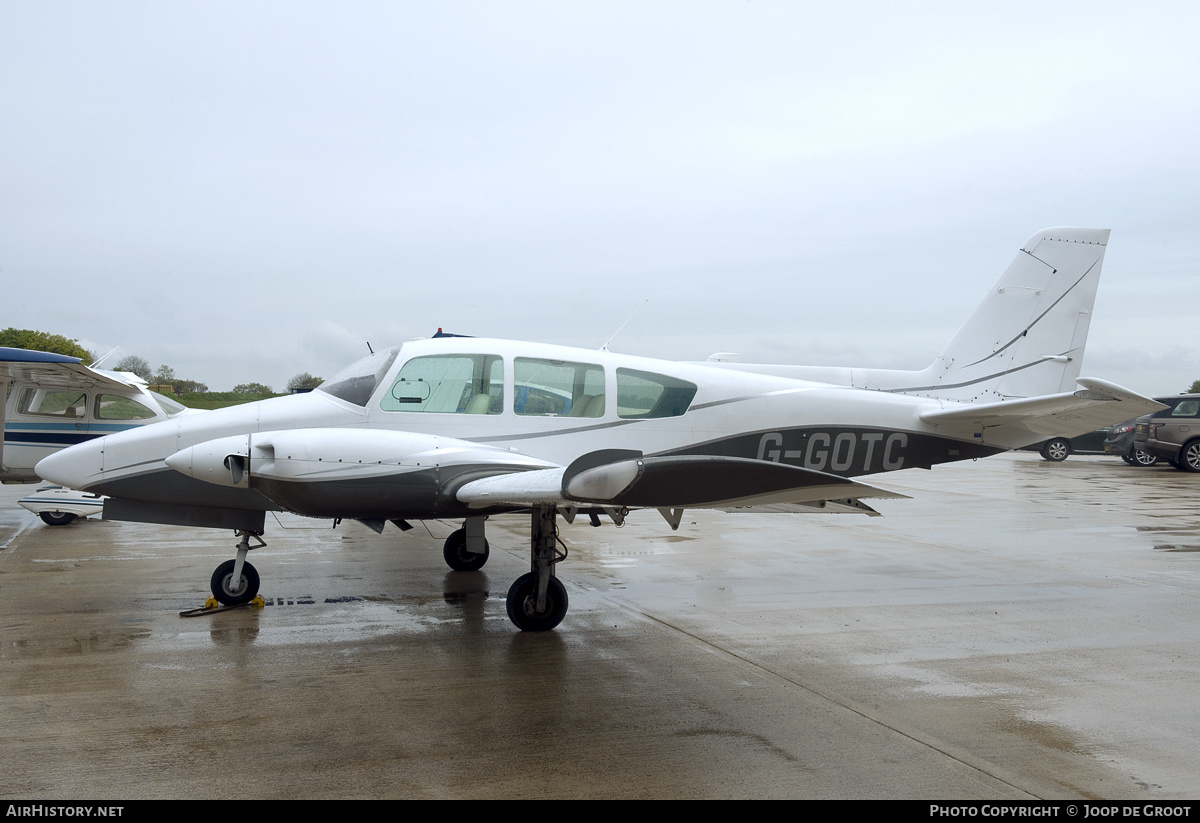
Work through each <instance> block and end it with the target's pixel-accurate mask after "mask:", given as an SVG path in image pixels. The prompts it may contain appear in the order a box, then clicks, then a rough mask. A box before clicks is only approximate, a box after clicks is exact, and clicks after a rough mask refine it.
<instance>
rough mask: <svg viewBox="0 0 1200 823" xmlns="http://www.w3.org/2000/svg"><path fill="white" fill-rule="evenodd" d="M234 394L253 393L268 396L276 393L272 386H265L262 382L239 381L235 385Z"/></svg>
mask: <svg viewBox="0 0 1200 823" xmlns="http://www.w3.org/2000/svg"><path fill="white" fill-rule="evenodd" d="M233 393H234V394H253V395H257V396H260V397H262V396H266V395H268V394H274V393H275V391H274V390H273V389H272V388H271V387H270V386H264V385H263V384H262V383H238V384H237V385H236V386H234V387H233Z"/></svg>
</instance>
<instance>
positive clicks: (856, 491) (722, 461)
mask: <svg viewBox="0 0 1200 823" xmlns="http://www.w3.org/2000/svg"><path fill="white" fill-rule="evenodd" d="M905 496H906V495H903V494H898V493H896V492H891V491H888V490H886V489H881V488H878V487H876V486H870V485H867V484H866V483H859V482H857V481H855V480H851V479H849V478H846V477H839V476H838V475H834V474H828V473H826V472H820V471H815V470H813V469H804V468H799V467H796V466H789V465H786V464H783V463H773V462H771V461H769V460H750V459H747V458H743V457H717V456H662V457H643V456H642V455H641V454H640V453H638V452H631V451H625V450H620V449H608V450H604V451H599V452H592V453H591V454H587V455H584V456H583V457H581V458H579V459H578V460H576V461H575V462H574V463H572V464H571V465H570V466H567V467H566V468H553V469H539V470H536V471H529V472H516V473H510V474H503V475H498V476H494V477H486V478H483V479H480V480H473V481H471V482H469V483H466V484H464V485H463V486H462V487H460V488H459V489H458V491H457V493H456V497H457V498H458V500H459V501H461V502H463V503H466V504H467V505H468V506H470V507H472V508H486V507H488V506H498V505H505V506H546V505H558V506H578V505H580V504H590V505H598V506H621V507H627V508H659V509H663V508H689V509H695V508H719V509H726V510H732V509H741V508H746V507H753V506H769V505H786V504H812V503H820V502H824V501H839V502H845V501H851V500H855V499H857V498H861V497H905ZM849 505H851V508H853V509H854V510H859V511H861V510H862V508H861V507H857V506H853V505H852V504H849ZM805 510H808V509H805ZM842 510H847V509H842Z"/></svg>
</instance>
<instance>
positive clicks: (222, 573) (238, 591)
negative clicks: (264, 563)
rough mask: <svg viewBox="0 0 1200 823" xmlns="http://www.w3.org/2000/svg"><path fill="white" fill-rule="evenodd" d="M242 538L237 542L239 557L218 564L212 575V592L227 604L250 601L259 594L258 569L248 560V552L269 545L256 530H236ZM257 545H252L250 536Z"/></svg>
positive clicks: (218, 599) (234, 604) (236, 534)
mask: <svg viewBox="0 0 1200 823" xmlns="http://www.w3.org/2000/svg"><path fill="white" fill-rule="evenodd" d="M234 534H235V536H238V537H241V538H242V539H241V540H240V541H239V542H238V544H237V557H235V558H234V559H233V560H226V561H225V562H224V563H222V564H221V565H219V566H217V568H216V571H214V572H213V576H212V581H211V584H212V594H213V597H215V598H216V599H217V602H218V603H221V604H222V605H225V606H236V605H239V604H241V603H249V602H250V601H251V600H253V599H254V596H255V595H256V594H258V584H259V580H258V570H257V569H255V568H254V567H253V566H252V565H250V564H249V563H247V562H246V554H247V553H248V552H249V551H250V550H251V549H261V548H262V547H263V546H265V545H267V544H266V542H265V541H264V540H263V539H262V536H261V535H259V534H257V533H256V532H243V531H239V532H235V533H234ZM252 537H253V538H254V540H255V542H256V545H253V546H251V545H250V538H252Z"/></svg>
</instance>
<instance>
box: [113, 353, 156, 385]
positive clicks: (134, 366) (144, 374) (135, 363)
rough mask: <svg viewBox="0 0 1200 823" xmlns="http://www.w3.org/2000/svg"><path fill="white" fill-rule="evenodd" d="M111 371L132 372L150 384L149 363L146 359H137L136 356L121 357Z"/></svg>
mask: <svg viewBox="0 0 1200 823" xmlns="http://www.w3.org/2000/svg"><path fill="white" fill-rule="evenodd" d="M113 371H128V372H133V373H134V374H136V375H137V376H138V377H140V378H142V379H143V380H145V381H146V382H147V383H149V382H150V363H149V361H147V360H146V358H144V357H138V356H137V355H136V354H131V355H129V356H128V357H122V358H121V360H120V361H119V362H118V363H117V365H115V366H113Z"/></svg>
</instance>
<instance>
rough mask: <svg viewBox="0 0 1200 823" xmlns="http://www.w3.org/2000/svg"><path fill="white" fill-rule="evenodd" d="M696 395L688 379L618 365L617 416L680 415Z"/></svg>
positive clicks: (648, 417) (634, 418)
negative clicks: (619, 367) (623, 367)
mask: <svg viewBox="0 0 1200 823" xmlns="http://www.w3.org/2000/svg"><path fill="white" fill-rule="evenodd" d="M695 396H696V386H695V384H694V383H689V382H687V381H686V380H679V379H678V378H675V377H668V376H667V375H665V374H653V373H651V372H645V371H634V370H633V369H617V417H624V418H626V419H632V420H646V419H650V418H655V417H679V416H680V415H681V414H683V413H684V412H685V411H687V410H688V406H689V405H691V402H692V399H693V398H694V397H695Z"/></svg>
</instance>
